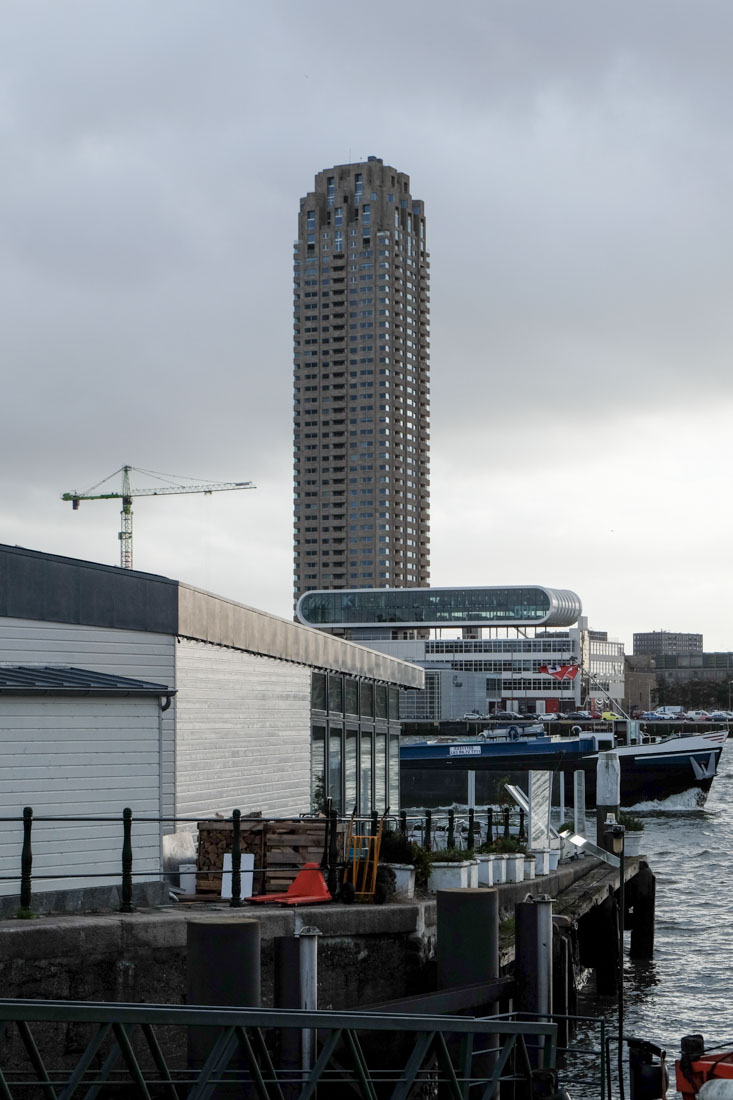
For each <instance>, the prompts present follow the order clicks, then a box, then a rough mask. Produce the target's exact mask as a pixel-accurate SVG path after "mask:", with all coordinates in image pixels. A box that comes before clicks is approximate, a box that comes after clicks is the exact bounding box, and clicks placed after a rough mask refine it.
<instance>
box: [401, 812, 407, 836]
mask: <svg viewBox="0 0 733 1100" xmlns="http://www.w3.org/2000/svg"><path fill="white" fill-rule="evenodd" d="M400 833H401V835H402V836H407V810H400Z"/></svg>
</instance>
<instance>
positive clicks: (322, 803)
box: [311, 726, 326, 812]
mask: <svg viewBox="0 0 733 1100" xmlns="http://www.w3.org/2000/svg"><path fill="white" fill-rule="evenodd" d="M325 809H326V727H325V726H313V728H312V729H311V810H313V811H314V812H323V811H324V810H325Z"/></svg>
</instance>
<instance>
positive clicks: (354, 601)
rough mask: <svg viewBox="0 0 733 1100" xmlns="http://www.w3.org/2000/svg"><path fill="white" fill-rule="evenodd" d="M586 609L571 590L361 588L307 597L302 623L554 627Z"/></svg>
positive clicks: (303, 599) (300, 615)
mask: <svg viewBox="0 0 733 1100" xmlns="http://www.w3.org/2000/svg"><path fill="white" fill-rule="evenodd" d="M582 610H583V607H582V604H581V602H580V597H579V596H577V595H576V594H575V592H571V591H570V590H569V589H567V588H543V587H540V586H539V585H513V586H510V587H505V588H493V587H492V588H356V589H340V590H335V591H334V590H332V591H328V592H324V591H320V592H306V593H305V594H304V595H303V596H301V597H300V599H299V601H298V606H297V611H296V614H297V617H298V619H299V620H300V622H302V623H305V625H306V626H313V627H319V628H321V629H332V628H337V627H341V628H344V627H355V628H363V627H389V626H399V627H408V628H409V627H428V628H430V627H436V628H437V627H464V626H467V627H470V626H477V627H480V626H551V627H568V626H572V625H573V624H574V623H575V622H577V620H578V617H579V616H580V614H581V613H582Z"/></svg>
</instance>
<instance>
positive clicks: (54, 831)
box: [0, 696, 160, 896]
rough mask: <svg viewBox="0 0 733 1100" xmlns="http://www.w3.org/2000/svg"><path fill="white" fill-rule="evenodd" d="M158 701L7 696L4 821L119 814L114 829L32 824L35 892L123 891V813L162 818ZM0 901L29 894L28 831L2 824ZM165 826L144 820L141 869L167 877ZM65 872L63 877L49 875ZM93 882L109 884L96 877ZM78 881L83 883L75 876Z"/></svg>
mask: <svg viewBox="0 0 733 1100" xmlns="http://www.w3.org/2000/svg"><path fill="white" fill-rule="evenodd" d="M158 713H159V704H158V701H157V699H155V698H151V699H99V698H91V699H87V698H74V699H63V698H59V697H58V696H53V697H48V698H39V697H38V696H31V697H26V698H18V697H12V696H6V697H0V804H1V805H2V816H3V817H14V816H15V815H16V814H17V816H18V818H19V819H20V818H21V817H22V814H23V807H24V806H30V807H32V809H33V812H34V815H36V817H39V818H41V817H46V816H50V817H59V816H65V815H67V814H68V815H88V816H97V815H103V816H113V817H114V820H113V821H111V822H110V824H109V825H107V824H106V823H102V822H90V823H82V822H75V821H73V820H70V821H69V822H68V824H67V823H63V822H44V821H40V820H37V821H35V822H34V825H33V833H32V839H33V845H32V846H33V874H34V876H35V877H34V883H33V891H34V892H35V893H38V892H43V891H47V890H56V889H76V888H78V887H81V886H104V885H108V884H113V883H117V884H118V883H119V882H120V877H121V866H122V865H121V853H122V811H123V809H124V807H125V806H129V807H130V808H131V809H132V810H133V813H134V815H138V814H149V815H150V816H154V817H158V816H159V815H160V810H159V784H158V757H159V744H158ZM0 836H1V838H2V839H1V841H0V895H2V896H12V895H15V894H18V893H19V891H20V883H19V882H18V881H2V878H4V877H5V876H16V875H19V874H20V856H21V848H22V843H23V828H22V824H21V822H20V820H18V822H17V823H15V822H3V823H2V824H1V825H0ZM159 870H160V826H159V824H158V822H157V821H156V822H145V821H143V820H142V819H140V818H139V817H138V818H137V820H135V822H134V828H133V871H134V872H135V878H134V881H135V882H140V881H143V878H142V877H141V875H140V872H147V873H148V874H149V875H150V877H151V878H158V877H159ZM54 874H59V875H60V876H62V877H59V878H58V879H55V878H52V879H44V878H42V877H40V876H44V875H54ZM92 874H101V875H104V876H106V875H107V874H108V875H109V877H102V878H91V877H88V876H90V875H92ZM72 875H78V876H79V877H78V878H72V877H67V876H72Z"/></svg>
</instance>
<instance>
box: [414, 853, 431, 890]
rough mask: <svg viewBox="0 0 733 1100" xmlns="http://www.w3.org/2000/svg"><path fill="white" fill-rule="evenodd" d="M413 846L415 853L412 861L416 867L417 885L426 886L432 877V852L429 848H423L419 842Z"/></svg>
mask: <svg viewBox="0 0 733 1100" xmlns="http://www.w3.org/2000/svg"><path fill="white" fill-rule="evenodd" d="M413 847H414V849H415V854H414V856H413V858H412V860H411V863H412V865H413V867H414V868H415V885H416V886H419V887H421V888H424V887H426V886H427V884H428V879H429V878H430V868H431V866H432V862H433V861H432V860H431V858H430V857H431V855H432V853H431V852H429V851H428V850H427V848H421V847H420V845H419V844H415V845H413Z"/></svg>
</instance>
